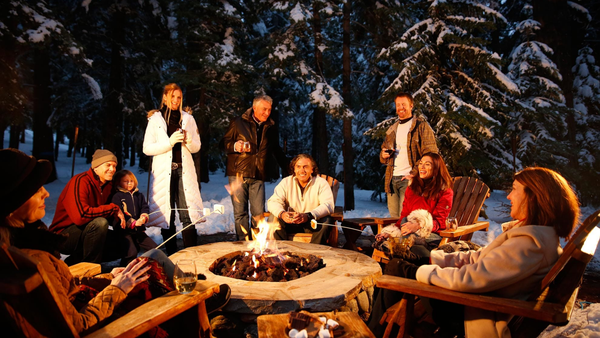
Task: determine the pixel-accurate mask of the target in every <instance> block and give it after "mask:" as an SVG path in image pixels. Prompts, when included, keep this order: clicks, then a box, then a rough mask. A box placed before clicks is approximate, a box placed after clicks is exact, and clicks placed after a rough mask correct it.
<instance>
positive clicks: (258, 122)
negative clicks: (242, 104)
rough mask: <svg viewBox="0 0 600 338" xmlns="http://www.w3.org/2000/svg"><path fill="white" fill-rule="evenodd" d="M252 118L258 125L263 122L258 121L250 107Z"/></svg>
mask: <svg viewBox="0 0 600 338" xmlns="http://www.w3.org/2000/svg"><path fill="white" fill-rule="evenodd" d="M252 119H253V120H254V122H256V123H257V124H258V125H259V126H260V125H261V124H263V122H260V121H259V120H257V119H256V117H255V116H254V108H253V109H252Z"/></svg>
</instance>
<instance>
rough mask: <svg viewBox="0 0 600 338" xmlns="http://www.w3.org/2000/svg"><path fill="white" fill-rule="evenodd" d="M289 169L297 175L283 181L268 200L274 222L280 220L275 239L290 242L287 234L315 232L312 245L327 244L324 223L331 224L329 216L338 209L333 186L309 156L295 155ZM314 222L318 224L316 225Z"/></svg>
mask: <svg viewBox="0 0 600 338" xmlns="http://www.w3.org/2000/svg"><path fill="white" fill-rule="evenodd" d="M290 169H291V170H293V172H294V174H293V175H292V176H288V177H286V178H284V179H283V180H281V182H280V183H279V184H278V185H277V186H276V187H275V192H274V193H273V196H271V198H269V200H268V201H267V208H268V209H269V212H270V213H271V219H272V218H273V217H277V219H278V220H279V225H280V226H281V229H280V230H277V231H275V234H274V235H275V239H278V240H287V234H288V233H298V232H305V233H312V238H311V241H310V242H311V243H315V244H325V242H326V241H327V235H328V233H329V227H328V226H327V225H325V224H332V219H331V217H330V216H329V215H330V214H331V213H332V212H333V209H334V207H335V206H334V201H333V193H332V192H331V187H330V186H329V184H328V183H327V180H325V179H323V178H321V177H320V176H319V170H318V168H317V164H316V162H315V160H314V159H313V158H312V157H311V156H310V155H307V154H300V155H298V156H296V157H295V158H294V159H293V160H292V162H291V164H290ZM312 220H316V221H317V223H318V224H317V225H316V226H314V224H311V221H312ZM311 225H313V226H311Z"/></svg>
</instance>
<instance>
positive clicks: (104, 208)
mask: <svg viewBox="0 0 600 338" xmlns="http://www.w3.org/2000/svg"><path fill="white" fill-rule="evenodd" d="M116 168H117V157H116V156H115V155H114V154H113V153H112V152H110V151H108V150H104V149H98V150H96V151H95V152H94V155H93V156H92V166H91V168H90V169H89V170H87V171H85V172H83V173H81V174H78V175H75V176H74V177H73V178H71V179H70V180H69V182H68V183H67V185H66V186H65V188H64V189H63V191H62V192H61V193H60V196H59V197H58V202H57V204H56V212H55V213H54V219H53V220H52V225H50V231H53V232H56V233H63V234H68V235H69V238H68V239H67V241H66V243H65V244H64V245H63V247H62V248H61V253H63V254H66V255H70V256H69V257H67V259H65V262H66V263H67V264H68V265H73V264H75V263H79V262H92V263H100V262H102V261H103V259H104V260H113V259H116V258H119V257H121V258H122V260H121V263H122V264H126V263H128V261H130V260H131V259H133V258H135V256H136V254H137V250H135V245H134V244H133V242H132V241H131V237H129V238H128V239H126V236H125V233H124V232H121V231H119V230H120V229H117V228H125V226H126V225H125V217H124V215H123V212H121V209H120V208H119V206H118V205H116V204H113V203H110V204H107V202H108V198H109V197H110V194H111V190H112V179H113V175H114V174H115V171H116ZM109 225H113V229H114V231H109ZM117 231H119V234H116V232H117ZM109 235H110V238H109V239H108V240H107V237H109ZM105 244H106V245H105ZM130 249H133V251H131V250H130ZM104 254H107V255H106V257H105V255H104ZM109 257H110V258H109Z"/></svg>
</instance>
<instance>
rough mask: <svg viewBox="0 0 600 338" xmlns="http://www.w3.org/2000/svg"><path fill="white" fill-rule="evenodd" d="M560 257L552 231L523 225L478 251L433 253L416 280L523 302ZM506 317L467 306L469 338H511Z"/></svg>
mask: <svg viewBox="0 0 600 338" xmlns="http://www.w3.org/2000/svg"><path fill="white" fill-rule="evenodd" d="M561 253H562V248H561V247H560V242H559V239H558V236H557V235H556V232H555V231H554V228H552V227H548V226H537V225H529V226H521V227H516V228H512V229H510V230H508V231H506V232H504V233H502V234H500V235H499V236H498V237H497V238H496V239H495V240H494V241H493V242H492V243H490V244H489V245H488V246H486V247H484V248H482V249H481V250H479V251H468V252H454V253H449V254H446V253H444V252H443V251H441V250H434V251H432V252H431V262H432V263H433V264H432V265H423V266H421V267H419V269H418V270H417V276H416V277H417V280H418V281H419V282H422V283H427V284H433V285H437V286H440V287H443V288H446V289H449V290H455V291H460V292H469V293H491V294H493V295H497V296H500V297H505V298H516V299H527V297H528V296H529V294H530V293H531V292H532V291H533V289H534V287H535V285H536V284H538V283H539V282H540V281H541V280H542V279H543V278H544V276H545V275H546V274H547V273H548V271H550V269H551V268H552V266H553V265H554V263H556V261H557V260H558V257H559V256H560V254H561ZM509 320H510V316H509V315H507V314H501V313H496V312H491V311H484V310H480V309H475V308H471V307H468V306H467V307H465V332H466V337H467V338H469V337H470V338H475V337H486V338H495V337H503V338H505V337H510V332H509V330H508V327H507V324H508V321H509Z"/></svg>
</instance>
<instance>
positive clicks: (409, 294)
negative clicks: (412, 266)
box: [376, 210, 600, 338]
mask: <svg viewBox="0 0 600 338" xmlns="http://www.w3.org/2000/svg"><path fill="white" fill-rule="evenodd" d="M599 222H600V210H598V211H596V212H595V213H593V214H592V215H591V216H589V217H588V218H587V219H586V220H585V222H584V223H583V224H582V225H581V226H580V227H579V229H578V230H577V231H576V232H575V234H574V235H573V236H572V237H571V240H569V242H568V243H567V245H566V246H565V248H564V251H563V254H562V255H561V256H560V258H559V259H558V261H557V262H556V263H555V264H554V266H553V267H552V269H551V270H550V271H549V272H548V274H547V275H546V277H545V278H544V279H543V280H542V281H541V282H540V283H539V285H538V286H537V287H536V289H535V290H534V292H533V293H532V295H531V297H530V298H529V300H526V301H524V300H517V299H508V298H500V297H494V296H487V295H480V294H470V293H461V292H456V291H451V290H447V289H444V288H440V287H437V286H433V285H428V284H423V283H419V282H417V281H416V280H412V279H406V278H401V277H395V276H388V275H384V276H382V277H380V278H379V279H378V280H377V283H376V285H377V286H378V287H380V288H384V289H389V290H394V291H400V292H403V293H404V297H403V299H402V300H401V301H400V302H398V303H397V304H396V305H394V306H392V307H391V308H390V309H388V311H387V312H386V314H385V315H384V318H382V323H383V322H384V321H385V322H388V327H387V328H386V334H387V335H386V336H385V337H389V334H390V332H391V329H392V326H393V325H398V326H399V329H400V330H399V333H398V337H408V336H409V330H410V324H412V323H413V318H412V313H413V305H414V302H415V296H419V297H427V298H434V299H439V300H443V301H447V302H452V303H456V304H462V305H465V306H471V307H474V308H478V309H484V310H489V311H496V312H502V313H508V314H511V315H514V317H513V319H512V320H511V322H510V323H509V328H510V331H511V335H512V337H516V338H521V337H523V338H525V337H537V336H538V335H539V334H540V332H542V331H543V330H544V329H545V328H546V327H547V326H548V325H550V324H553V325H559V326H562V325H566V324H567V323H568V321H569V319H570V316H571V312H572V310H573V306H574V304H575V301H576V299H577V293H578V291H579V285H580V283H581V280H582V278H583V272H584V271H585V268H586V266H587V264H588V263H589V261H590V260H591V259H592V258H593V256H594V252H595V251H596V246H597V245H598V240H599V239H600V228H598V227H597V225H598V223H599Z"/></svg>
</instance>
